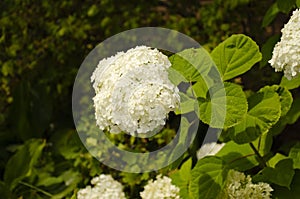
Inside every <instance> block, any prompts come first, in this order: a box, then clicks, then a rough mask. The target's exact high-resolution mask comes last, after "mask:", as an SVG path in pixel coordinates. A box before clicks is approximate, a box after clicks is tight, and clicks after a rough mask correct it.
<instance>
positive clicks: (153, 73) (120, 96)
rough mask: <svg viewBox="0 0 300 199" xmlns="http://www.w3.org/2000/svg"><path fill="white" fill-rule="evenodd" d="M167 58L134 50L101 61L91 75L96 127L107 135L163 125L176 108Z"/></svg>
mask: <svg viewBox="0 0 300 199" xmlns="http://www.w3.org/2000/svg"><path fill="white" fill-rule="evenodd" d="M170 66H171V63H170V61H169V60H168V57H167V56H165V55H164V54H162V53H161V52H159V51H158V50H157V49H151V48H150V47H146V46H137V47H135V48H132V49H129V50H128V51H127V52H118V53H117V54H116V55H114V56H112V57H109V58H106V59H103V60H101V61H100V62H99V64H98V66H97V68H96V69H95V71H94V72H93V74H92V77H91V81H92V82H93V87H94V89H95V93H96V96H95V97H94V98H93V101H94V106H95V116H96V122H97V125H98V126H99V128H100V129H101V130H105V129H107V130H109V131H111V133H120V132H121V131H124V132H126V133H129V134H132V135H133V134H135V133H148V132H151V131H155V130H159V129H160V128H161V127H162V126H164V125H165V120H166V118H167V116H168V113H169V112H170V111H174V110H175V109H176V108H178V106H179V102H180V97H179V90H178V88H177V87H176V86H175V85H173V84H172V83H171V82H170V80H169V79H168V68H169V67H170Z"/></svg>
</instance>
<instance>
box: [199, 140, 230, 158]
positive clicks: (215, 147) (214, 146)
mask: <svg viewBox="0 0 300 199" xmlns="http://www.w3.org/2000/svg"><path fill="white" fill-rule="evenodd" d="M224 145H225V143H221V144H218V143H216V142H210V143H205V144H203V145H202V146H201V148H200V149H199V150H198V151H197V159H198V160H200V159H202V158H204V157H205V156H209V155H215V154H216V153H218V152H219V151H220V150H221V149H222V148H223V146H224Z"/></svg>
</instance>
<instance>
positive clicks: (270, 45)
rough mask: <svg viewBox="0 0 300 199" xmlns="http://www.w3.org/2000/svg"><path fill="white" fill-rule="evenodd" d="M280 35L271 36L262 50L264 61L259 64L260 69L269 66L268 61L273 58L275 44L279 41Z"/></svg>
mask: <svg viewBox="0 0 300 199" xmlns="http://www.w3.org/2000/svg"><path fill="white" fill-rule="evenodd" d="M279 39H280V35H279V34H276V35H273V36H271V37H270V38H269V39H268V40H267V41H266V43H264V45H263V46H262V48H261V53H262V60H261V62H260V63H259V66H260V67H263V66H265V65H267V64H268V61H269V60H270V59H271V58H272V52H273V49H274V46H275V44H276V43H277V42H278V41H279Z"/></svg>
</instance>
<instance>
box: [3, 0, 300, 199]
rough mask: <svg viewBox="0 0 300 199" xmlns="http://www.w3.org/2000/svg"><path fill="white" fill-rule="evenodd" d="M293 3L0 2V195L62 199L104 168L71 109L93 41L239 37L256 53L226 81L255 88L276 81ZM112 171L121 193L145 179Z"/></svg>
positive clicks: (206, 41)
mask: <svg viewBox="0 0 300 199" xmlns="http://www.w3.org/2000/svg"><path fill="white" fill-rule="evenodd" d="M296 4H297V5H298V6H299V4H300V2H299V0H297V1H296V0H287V1H283V0H277V1H273V0H265V1H261V0H226V1H222V0H197V1H195V0H194V1H183V0H178V1H171V0H153V1H148V0H140V1H134V0H126V1H125V0H117V1H112V0H85V1H74V0H62V1H35V0H1V1H0V95H1V98H0V109H1V111H0V143H1V145H0V151H1V152H0V195H1V196H4V197H5V198H16V197H21V198H22V197H23V198H62V197H65V196H68V197H71V196H72V195H73V193H74V190H76V189H78V188H77V187H83V186H85V185H86V184H87V183H88V181H89V178H90V176H95V175H96V174H99V173H101V172H103V170H105V171H106V172H107V171H108V170H109V168H106V167H105V166H103V165H101V164H100V163H99V162H98V161H97V160H95V159H93V158H92V156H91V155H89V153H87V151H86V150H85V148H84V147H83V146H82V144H81V141H80V140H79V138H78V136H77V134H76V131H75V127H74V123H73V118H72V109H71V94H72V86H73V82H74V80H75V77H76V73H77V70H78V68H79V67H80V64H81V63H82V61H83V60H84V58H85V56H86V55H87V54H88V53H89V52H90V51H91V50H92V49H93V48H94V47H95V46H96V45H97V44H98V43H100V42H101V41H103V40H105V39H106V38H108V37H110V36H112V35H114V34H117V33H119V32H121V31H124V30H128V29H132V28H138V27H144V26H154V27H156V26H158V27H165V28H170V29H174V30H177V31H179V32H182V33H184V34H186V35H188V36H190V37H192V38H194V39H195V40H197V41H198V42H199V43H200V44H202V45H203V46H204V47H205V48H206V49H207V50H208V51H210V50H211V49H212V48H214V47H215V46H216V45H217V44H219V43H220V42H221V41H223V40H224V39H226V38H227V37H229V36H230V35H231V34H233V33H244V34H246V35H248V36H250V37H251V38H252V39H253V40H254V41H256V42H257V43H258V44H259V45H260V46H261V47H262V48H261V51H262V53H263V60H262V61H261V63H260V64H258V65H257V66H255V67H254V68H253V69H252V70H251V71H249V72H247V73H246V74H245V75H243V76H241V77H239V78H237V79H235V80H234V81H237V82H240V83H241V84H242V85H243V86H244V88H245V89H251V90H257V89H258V88H259V87H261V86H262V85H264V84H271V83H279V82H280V79H281V75H282V74H280V73H278V74H275V73H274V70H273V69H272V68H271V67H270V66H269V65H268V63H267V60H269V59H270V57H271V52H272V48H273V46H274V45H275V43H276V42H277V41H278V40H279V36H280V29H281V28H282V27H283V24H284V23H286V22H287V20H288V17H289V14H290V12H291V10H292V9H293V8H295V5H296ZM298 92H299V90H298V91H295V90H294V91H293V94H294V95H298V94H297V93H298ZM298 126H299V125H298ZM293 128H295V127H293ZM164 139H165V138H164ZM167 140H168V139H167ZM162 144H163V141H161V142H159V143H158V145H162ZM125 148H126V147H125ZM112 174H113V176H114V177H115V178H116V179H120V178H121V177H122V179H121V181H122V182H123V183H125V184H126V190H127V192H128V193H130V194H131V197H136V195H135V194H136V193H138V192H137V190H133V187H134V185H136V184H140V183H143V182H144V181H143V180H146V179H148V178H149V175H150V174H143V175H137V174H127V173H122V174H119V175H117V173H116V172H115V173H113V172H112Z"/></svg>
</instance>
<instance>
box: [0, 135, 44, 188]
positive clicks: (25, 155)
mask: <svg viewBox="0 0 300 199" xmlns="http://www.w3.org/2000/svg"><path fill="white" fill-rule="evenodd" d="M45 145H46V143H45V141H44V140H41V139H31V140H28V141H26V142H25V144H24V145H23V146H22V147H21V148H20V149H19V150H18V151H17V153H15V154H14V155H13V156H12V157H11V158H10V159H9V161H8V162H7V164H6V167H5V173H4V181H5V183H7V185H8V186H9V187H10V190H13V189H14V188H15V187H16V185H17V183H18V182H19V181H20V180H22V179H23V178H25V177H27V176H29V175H30V173H31V171H32V168H33V166H34V165H35V164H36V163H37V162H38V158H39V157H40V155H41V153H42V150H43V148H44V147H45Z"/></svg>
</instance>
